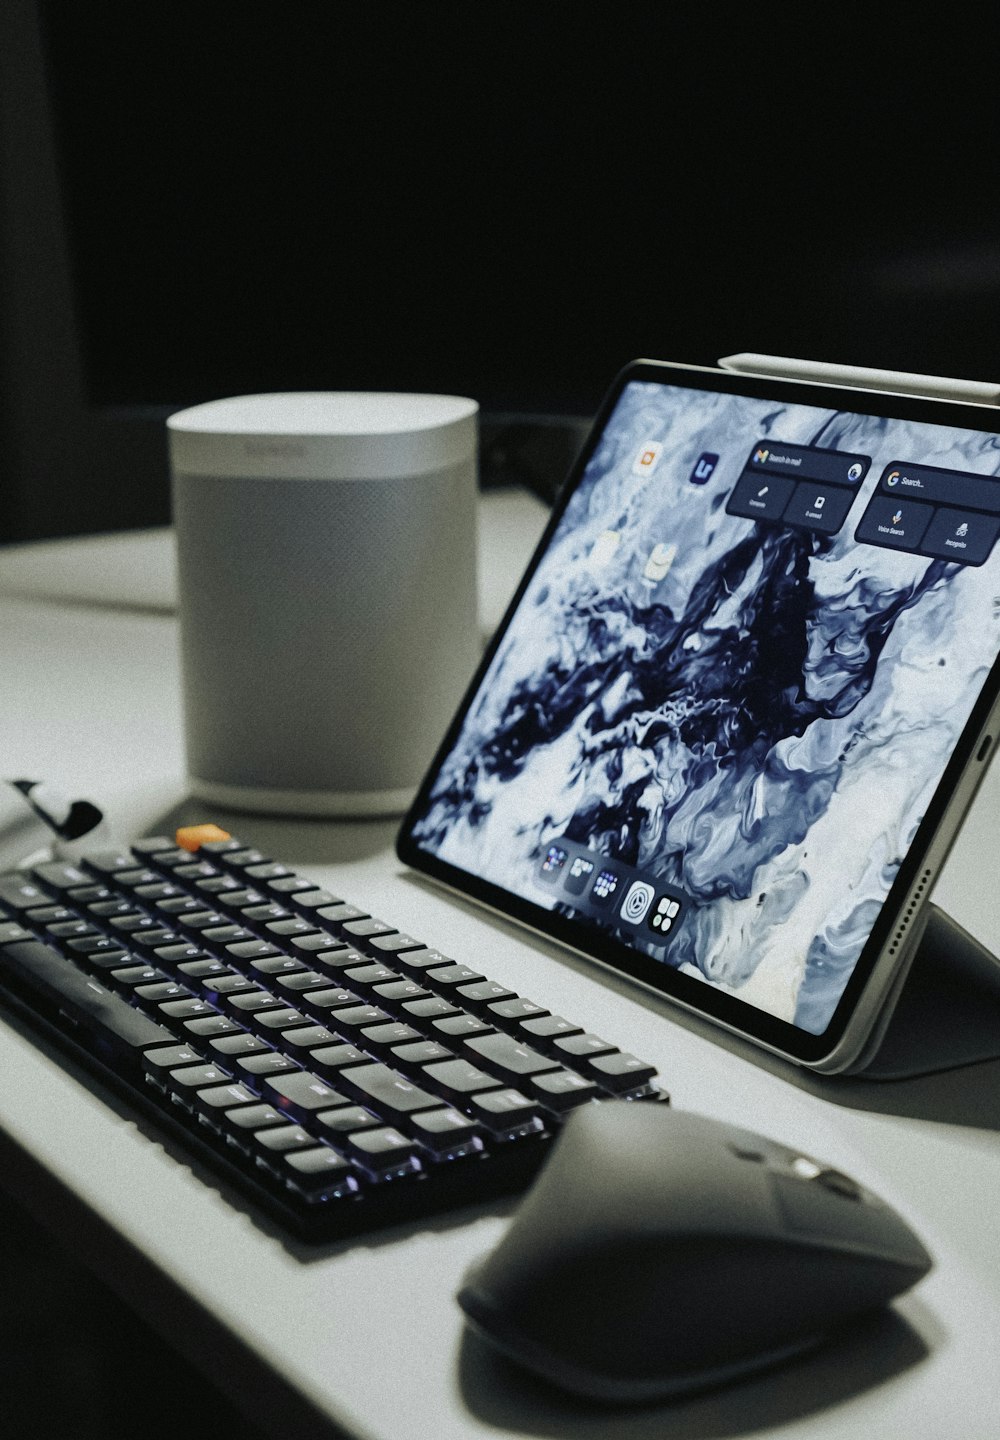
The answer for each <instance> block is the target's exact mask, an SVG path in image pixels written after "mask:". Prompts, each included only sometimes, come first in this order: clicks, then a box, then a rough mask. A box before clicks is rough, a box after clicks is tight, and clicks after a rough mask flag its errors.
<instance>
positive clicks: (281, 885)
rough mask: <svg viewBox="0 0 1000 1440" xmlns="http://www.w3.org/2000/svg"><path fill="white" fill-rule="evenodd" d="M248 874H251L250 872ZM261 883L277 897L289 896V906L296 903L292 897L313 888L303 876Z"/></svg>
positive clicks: (288, 876)
mask: <svg viewBox="0 0 1000 1440" xmlns="http://www.w3.org/2000/svg"><path fill="white" fill-rule="evenodd" d="M247 873H248V874H249V871H248V872H247ZM257 878H258V879H259V878H260V877H259V876H258V877H257ZM261 883H262V884H266V887H267V889H268V890H271V891H273V893H274V894H275V895H285V896H288V898H289V904H294V903H295V902H294V899H293V898H292V897H293V896H294V895H296V894H297V893H298V892H299V891H300V890H311V889H312V888H313V883H312V881H311V880H306V879H305V878H304V877H303V876H302V875H282V876H281V877H280V878H279V879H278V880H268V881H266V882H265V881H262V882H261ZM324 893H325V892H324Z"/></svg>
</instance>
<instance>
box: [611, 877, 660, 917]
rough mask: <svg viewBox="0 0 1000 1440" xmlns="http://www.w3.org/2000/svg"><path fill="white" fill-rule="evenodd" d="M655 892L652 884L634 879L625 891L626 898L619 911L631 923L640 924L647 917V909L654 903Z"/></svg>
mask: <svg viewBox="0 0 1000 1440" xmlns="http://www.w3.org/2000/svg"><path fill="white" fill-rule="evenodd" d="M653 894H654V891H653V887H652V885H647V883H646V881H645V880H633V881H632V884H631V885H630V886H629V887H628V890H627V891H626V892H625V899H624V900H623V901H622V908H621V910H620V911H619V912H618V913H619V914H620V915H621V917H622V919H623V920H627V921H628V922H629V924H631V925H638V924H639V923H640V921H641V920H643V919H644V918H645V915H646V911H647V910H648V909H649V907H650V905H652V903H653Z"/></svg>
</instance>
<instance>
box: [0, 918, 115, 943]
mask: <svg viewBox="0 0 1000 1440" xmlns="http://www.w3.org/2000/svg"><path fill="white" fill-rule="evenodd" d="M34 938H35V937H34V935H32V933H31V931H30V930H25V928H24V926H23V925H19V924H18V923H17V921H16V920H8V921H7V922H5V923H0V945H9V944H12V943H13V941H15V940H34ZM77 943H78V944H84V945H86V944H88V943H91V944H92V943H94V942H92V941H91V942H88V941H86V940H84V941H79V942H77Z"/></svg>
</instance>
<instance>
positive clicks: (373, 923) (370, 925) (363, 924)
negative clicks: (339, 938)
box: [342, 915, 396, 940]
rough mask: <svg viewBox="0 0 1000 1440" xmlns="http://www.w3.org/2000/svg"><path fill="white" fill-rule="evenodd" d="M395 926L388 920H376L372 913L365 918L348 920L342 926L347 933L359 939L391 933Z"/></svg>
mask: <svg viewBox="0 0 1000 1440" xmlns="http://www.w3.org/2000/svg"><path fill="white" fill-rule="evenodd" d="M395 928H396V927H395V926H394V925H390V924H389V922H388V921H387V920H376V919H375V918H374V916H372V915H369V916H367V917H366V918H365V919H363V920H347V921H345V922H344V924H343V926H342V929H343V930H344V932H345V934H347V935H353V936H354V937H355V938H356V939H358V940H363V939H366V938H367V937H368V936H369V935H389V934H392V933H393V932H394V930H395Z"/></svg>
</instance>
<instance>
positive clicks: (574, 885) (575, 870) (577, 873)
mask: <svg viewBox="0 0 1000 1440" xmlns="http://www.w3.org/2000/svg"><path fill="white" fill-rule="evenodd" d="M594 869H595V866H594V862H593V860H587V859H585V858H584V857H583V856H582V855H577V857H576V859H575V860H574V861H573V862H572V863H571V865H570V867H569V870H568V872H567V874H566V889H567V890H568V891H569V892H570V894H572V895H581V894H582V893H583V891H584V889H585V888H586V885H587V881H588V880H589V879H590V877H591V875H593V873H594Z"/></svg>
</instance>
